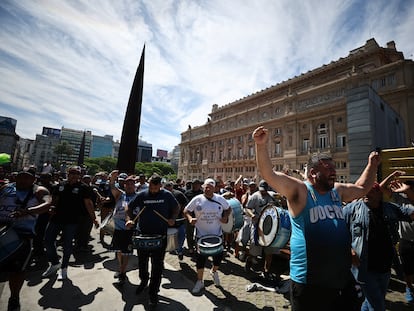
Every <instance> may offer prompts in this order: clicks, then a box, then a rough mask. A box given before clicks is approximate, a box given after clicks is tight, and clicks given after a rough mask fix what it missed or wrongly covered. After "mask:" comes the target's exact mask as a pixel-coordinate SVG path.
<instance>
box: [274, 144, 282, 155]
mask: <svg viewBox="0 0 414 311" xmlns="http://www.w3.org/2000/svg"><path fill="white" fill-rule="evenodd" d="M281 153H282V150H281V149H280V142H276V143H275V155H280V154H281Z"/></svg>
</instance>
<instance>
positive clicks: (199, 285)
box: [191, 280, 204, 294]
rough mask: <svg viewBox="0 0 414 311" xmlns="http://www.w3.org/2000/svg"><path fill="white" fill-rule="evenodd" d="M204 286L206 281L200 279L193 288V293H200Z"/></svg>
mask: <svg viewBox="0 0 414 311" xmlns="http://www.w3.org/2000/svg"><path fill="white" fill-rule="evenodd" d="M203 288H204V282H203V280H198V281H197V282H196V283H195V285H194V288H193V290H192V291H191V292H192V293H193V294H198V293H199V292H200V291H201V290H202V289H203Z"/></svg>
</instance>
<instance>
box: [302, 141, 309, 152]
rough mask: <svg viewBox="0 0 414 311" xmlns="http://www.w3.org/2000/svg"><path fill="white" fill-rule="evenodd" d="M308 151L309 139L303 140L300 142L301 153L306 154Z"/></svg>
mask: <svg viewBox="0 0 414 311" xmlns="http://www.w3.org/2000/svg"><path fill="white" fill-rule="evenodd" d="M309 149H310V145H309V138H304V139H303V141H302V152H308V150H309Z"/></svg>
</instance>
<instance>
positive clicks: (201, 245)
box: [197, 235, 224, 256]
mask: <svg viewBox="0 0 414 311" xmlns="http://www.w3.org/2000/svg"><path fill="white" fill-rule="evenodd" d="M197 249H198V252H199V254H200V255H203V256H215V255H219V254H220V253H222V252H223V250H224V248H223V240H222V238H221V237H219V236H217V235H206V236H203V237H201V238H200V239H198V242H197Z"/></svg>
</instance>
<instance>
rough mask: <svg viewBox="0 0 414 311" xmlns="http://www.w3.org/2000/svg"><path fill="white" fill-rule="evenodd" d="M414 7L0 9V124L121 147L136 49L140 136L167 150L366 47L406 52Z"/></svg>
mask: <svg viewBox="0 0 414 311" xmlns="http://www.w3.org/2000/svg"><path fill="white" fill-rule="evenodd" d="M413 30H414V1H411V0H401V1H389V0H370V1H365V0H361V1H347V0H320V1H317V0H313V1H305V0H303V1H296V0H278V1H276V0H255V1H250V0H240V1H239V0H209V1H206V0H203V1H195V0H192V1H190V0H187V1H172V0H145V1H144V0H122V1H121V0H120V1H113V0H77V1H75V0H73V1H69V0H67V1H63V0H62V1H52V0H44V1H39V0H38V1H35V0H27V1H26V0H16V1H8V0H2V1H0V42H1V44H0V77H1V83H0V115H3V116H9V117H12V118H15V119H17V128H16V132H17V134H18V135H20V136H21V137H23V138H30V139H34V138H35V134H36V133H41V130H42V127H43V126H47V127H54V128H61V127H62V126H64V127H68V128H73V129H79V130H82V129H86V130H91V131H92V132H93V134H95V135H105V134H107V135H113V136H114V139H120V136H121V132H122V125H123V120H124V116H125V111H126V106H127V103H128V99H129V95H130V90H131V85H132V81H133V78H134V75H135V71H136V68H137V66H138V63H139V58H140V55H141V51H142V48H143V46H144V44H145V46H146V48H145V50H146V55H145V76H144V96H143V105H142V115H141V126H140V136H141V138H142V139H143V140H145V141H147V142H149V143H152V145H153V149H154V153H155V150H156V149H166V150H168V151H171V150H172V148H173V147H174V146H175V145H178V144H179V142H180V140H181V136H180V134H181V132H183V131H185V130H186V129H187V128H188V125H189V124H190V125H191V126H193V127H194V126H198V125H203V124H205V122H206V121H207V116H208V113H210V112H211V108H212V105H213V104H217V105H219V106H223V105H226V104H228V103H231V102H233V101H236V100H238V99H240V98H243V97H245V96H248V95H250V94H253V93H255V92H257V91H260V90H262V89H265V88H267V87H269V86H272V85H275V84H277V83H280V82H282V81H285V80H287V79H289V78H292V77H294V76H296V75H300V74H301V73H305V72H307V71H309V70H312V69H315V68H317V67H320V66H322V65H323V64H328V63H330V62H331V61H333V60H337V59H339V58H340V57H346V56H347V55H348V53H349V51H350V50H353V49H355V48H357V47H359V46H362V45H364V44H365V42H366V41H367V40H368V39H370V38H375V40H376V41H377V42H378V44H379V45H381V46H386V43H387V42H389V41H392V40H394V41H395V43H396V46H397V49H398V50H399V51H402V52H403V53H404V56H405V57H406V58H410V59H412V58H413V54H414V40H413V36H414V35H413Z"/></svg>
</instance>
